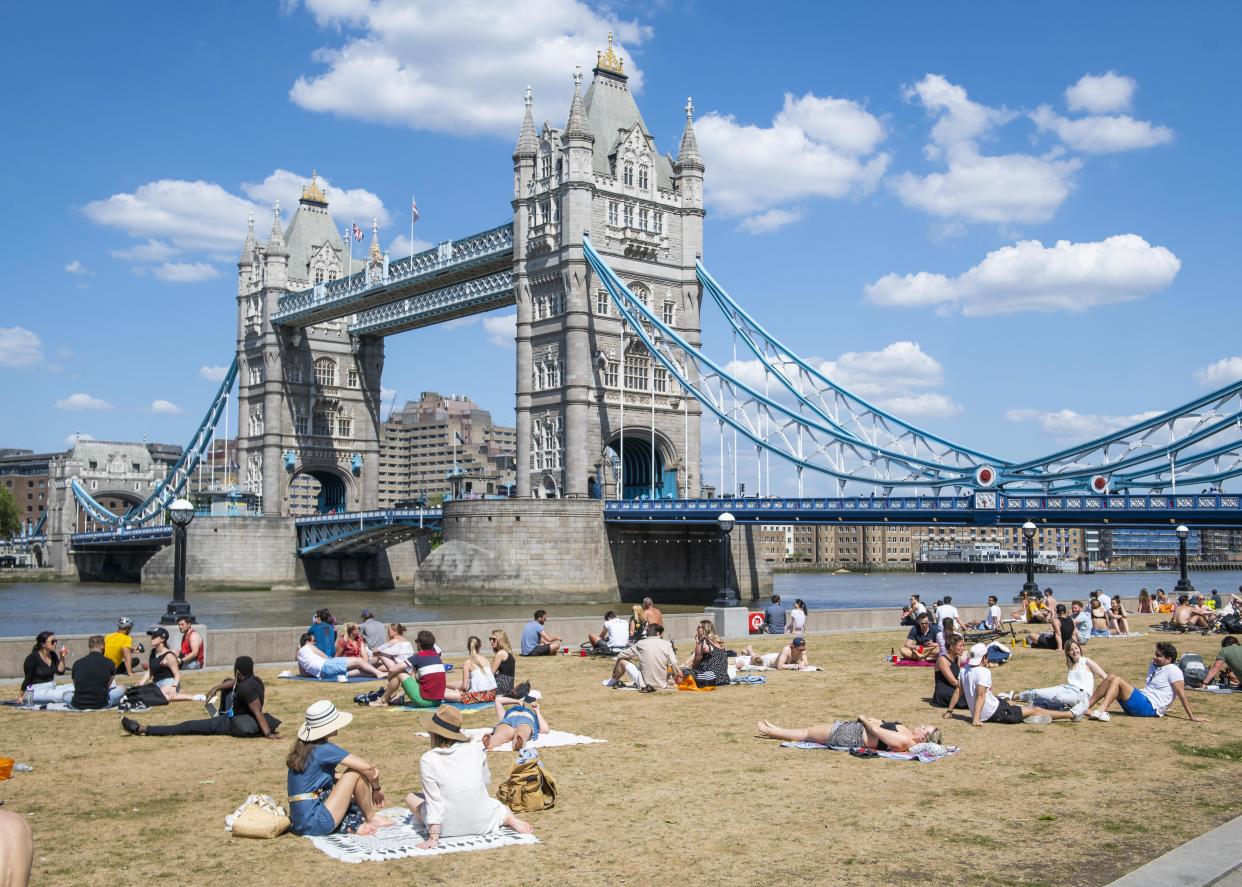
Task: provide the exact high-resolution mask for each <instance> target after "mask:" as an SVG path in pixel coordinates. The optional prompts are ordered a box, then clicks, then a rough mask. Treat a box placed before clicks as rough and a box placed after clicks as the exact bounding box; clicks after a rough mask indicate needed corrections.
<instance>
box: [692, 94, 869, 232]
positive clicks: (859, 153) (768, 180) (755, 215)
mask: <svg viewBox="0 0 1242 887" xmlns="http://www.w3.org/2000/svg"><path fill="white" fill-rule="evenodd" d="M694 128H695V134H696V137H697V139H698V142H699V148H700V150H701V151H702V154H703V160H704V163H706V164H707V166H708V168H709V169H710V170H711V172H710V175H709V176H708V178H707V182H706V191H705V196H706V199H707V201H708V203H709V205H710V206H711V207H713V208H714V209H717V210H719V211H720V213H721V214H723V215H725V216H742V215H750V218H747V219H746V220H745V221H744V222H743V223H742V224H741V225H740V226H739V228H740V230H744V231H748V232H751V233H762V232H766V231H772V230H775V229H776V228H778V227H780V226H781V225H785V224H789V223H790V222H792V221H795V220H796V219H797V218H800V216H801V212H800V211H798V210H791V209H789V208H787V205H788V204H790V203H793V202H796V201H799V200H804V199H810V198H841V197H847V196H851V195H858V194H866V193H869V192H871V191H872V190H874V188H875V186H876V184H877V183H878V182H879V180H880V179H881V177H883V175H884V172H885V170H886V169H887V168H888V162H889V155H888V154H885V153H879V154H877V153H874V152H875V149H876V147H877V146H878V145H879V144H880V142H881V141H882V140H883V138H884V128H883V126H882V125H881V123H880V121H879V120H878V119H877V118H875V117H874V116H872V115H871V114H870V113H868V112H867V111H866V109H864V108H863V107H862V106H861V105H859V104H857V103H855V102H852V101H849V100H847V99H838V98H832V97H830V96H829V97H820V96H815V95H812V94H810V93H807V94H806V95H803V96H801V97H795V96H793V95H791V94H789V93H786V95H785V104H784V107H783V108H782V109H781V111H780V113H778V114H777V115H776V117H775V118H774V119H773V120H772V125H771V126H767V127H763V126H755V125H753V124H741V123H738V122H737V120H736V119H735V118H734V117H732V116H724V115H721V114H715V113H712V114H707V115H705V116H703V117H701V118H700V119H699V120H698V121H696V123H695V127H694ZM782 206H784V207H786V208H782V209H779V210H775V211H774V208H778V207H782Z"/></svg>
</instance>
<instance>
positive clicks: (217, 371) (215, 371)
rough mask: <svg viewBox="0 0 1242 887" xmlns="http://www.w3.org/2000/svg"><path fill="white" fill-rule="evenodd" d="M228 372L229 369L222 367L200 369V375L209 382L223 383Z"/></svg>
mask: <svg viewBox="0 0 1242 887" xmlns="http://www.w3.org/2000/svg"><path fill="white" fill-rule="evenodd" d="M228 371H229V368H228V367H220V366H206V367H199V368H198V374H199V375H200V376H202V377H203V378H204V379H206V380H207V381H208V382H223V381H224V376H225V374H226V373H227V372H228Z"/></svg>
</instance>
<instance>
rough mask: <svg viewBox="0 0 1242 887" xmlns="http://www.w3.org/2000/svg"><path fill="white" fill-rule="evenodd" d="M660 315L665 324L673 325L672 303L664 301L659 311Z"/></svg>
mask: <svg viewBox="0 0 1242 887" xmlns="http://www.w3.org/2000/svg"><path fill="white" fill-rule="evenodd" d="M660 315H661V316H660V319H661V320H662V321H664V323H665V324H667V325H668V326H672V325H673V303H672V302H665V303H664V307H663V309H662V310H661V312H660Z"/></svg>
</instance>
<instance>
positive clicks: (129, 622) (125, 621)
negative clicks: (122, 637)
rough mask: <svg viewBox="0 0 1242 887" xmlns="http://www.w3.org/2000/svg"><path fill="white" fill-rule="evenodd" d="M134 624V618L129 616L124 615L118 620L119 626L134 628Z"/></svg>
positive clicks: (117, 625) (117, 624)
mask: <svg viewBox="0 0 1242 887" xmlns="http://www.w3.org/2000/svg"><path fill="white" fill-rule="evenodd" d="M133 624H134V620H133V619H130V618H129V617H128V616H122V617H121V618H120V619H118V620H117V621H116V627H117V628H132V627H133Z"/></svg>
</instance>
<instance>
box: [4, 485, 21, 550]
mask: <svg viewBox="0 0 1242 887" xmlns="http://www.w3.org/2000/svg"><path fill="white" fill-rule="evenodd" d="M21 531H22V519H21V518H20V517H18V514H17V500H16V499H14V498H13V494H12V493H10V492H9V491H8V490H7V489H6V488H5V487H0V538H3V539H10V538H12V537H13V536H16V535H18V534H20V533H21Z"/></svg>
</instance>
